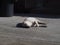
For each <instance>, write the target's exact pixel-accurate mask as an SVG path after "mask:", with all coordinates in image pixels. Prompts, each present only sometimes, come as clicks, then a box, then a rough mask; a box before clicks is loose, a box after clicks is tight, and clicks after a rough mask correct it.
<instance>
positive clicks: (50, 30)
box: [0, 16, 60, 45]
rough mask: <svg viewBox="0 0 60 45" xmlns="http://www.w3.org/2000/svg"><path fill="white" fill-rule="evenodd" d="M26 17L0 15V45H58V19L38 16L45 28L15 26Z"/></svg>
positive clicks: (59, 28) (59, 37) (59, 30)
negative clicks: (43, 22) (45, 25)
mask: <svg viewBox="0 0 60 45" xmlns="http://www.w3.org/2000/svg"><path fill="white" fill-rule="evenodd" d="M24 18H26V17H21V16H13V17H0V45H60V19H50V18H40V17H37V18H38V19H40V20H43V21H45V22H46V23H47V26H48V27H47V28H43V27H32V28H27V29H26V28H17V27H16V24H17V23H19V22H22V21H23V19H24Z"/></svg>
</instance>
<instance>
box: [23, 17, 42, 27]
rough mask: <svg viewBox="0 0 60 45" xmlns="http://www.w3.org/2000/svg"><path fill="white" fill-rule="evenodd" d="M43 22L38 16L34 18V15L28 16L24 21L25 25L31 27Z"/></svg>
mask: <svg viewBox="0 0 60 45" xmlns="http://www.w3.org/2000/svg"><path fill="white" fill-rule="evenodd" d="M38 22H39V23H42V22H41V21H40V20H38V19H37V18H34V17H28V18H25V19H24V21H23V23H24V24H25V26H28V27H31V26H37V27H39V26H40V25H39V23H38Z"/></svg>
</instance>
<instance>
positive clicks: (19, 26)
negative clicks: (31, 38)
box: [16, 23, 28, 28]
mask: <svg viewBox="0 0 60 45" xmlns="http://www.w3.org/2000/svg"><path fill="white" fill-rule="evenodd" d="M22 25H23V24H22V23H18V24H17V25H16V27H18V28H28V27H26V26H22Z"/></svg>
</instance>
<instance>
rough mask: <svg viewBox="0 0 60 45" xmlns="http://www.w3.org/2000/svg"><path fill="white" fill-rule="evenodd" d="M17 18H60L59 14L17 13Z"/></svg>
mask: <svg viewBox="0 0 60 45" xmlns="http://www.w3.org/2000/svg"><path fill="white" fill-rule="evenodd" d="M15 16H22V17H41V18H57V19H58V18H60V15H59V14H31V13H22V14H20V13H17V14H15Z"/></svg>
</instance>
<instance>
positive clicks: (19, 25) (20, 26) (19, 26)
mask: <svg viewBox="0 0 60 45" xmlns="http://www.w3.org/2000/svg"><path fill="white" fill-rule="evenodd" d="M22 25H23V24H22V23H18V24H17V25H16V27H18V28H29V27H26V26H22ZM39 27H43V28H46V27H47V26H46V25H43V26H39Z"/></svg>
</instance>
